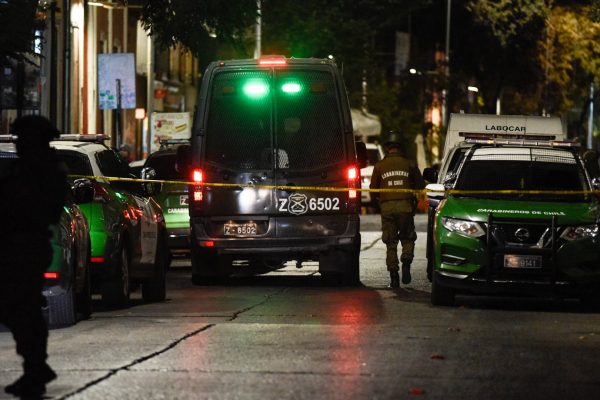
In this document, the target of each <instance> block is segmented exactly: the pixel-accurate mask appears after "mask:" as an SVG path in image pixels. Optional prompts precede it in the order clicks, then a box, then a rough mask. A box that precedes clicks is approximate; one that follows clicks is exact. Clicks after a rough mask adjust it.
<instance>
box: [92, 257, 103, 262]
mask: <svg viewBox="0 0 600 400" xmlns="http://www.w3.org/2000/svg"><path fill="white" fill-rule="evenodd" d="M90 261H91V262H93V263H103V262H104V257H92V258H91V259H90Z"/></svg>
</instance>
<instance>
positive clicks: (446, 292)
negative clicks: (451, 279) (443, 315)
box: [431, 274, 456, 306]
mask: <svg viewBox="0 0 600 400" xmlns="http://www.w3.org/2000/svg"><path fill="white" fill-rule="evenodd" d="M455 297H456V291H455V290H454V289H452V288H449V287H447V286H444V285H441V284H440V283H439V282H438V280H437V279H436V275H435V274H434V275H433V281H432V282H431V304H433V305H434V306H453V305H454V298H455Z"/></svg>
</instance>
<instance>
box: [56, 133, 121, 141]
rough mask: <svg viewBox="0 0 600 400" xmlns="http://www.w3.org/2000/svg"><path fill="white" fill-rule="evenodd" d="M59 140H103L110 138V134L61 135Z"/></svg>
mask: <svg viewBox="0 0 600 400" xmlns="http://www.w3.org/2000/svg"><path fill="white" fill-rule="evenodd" d="M58 140H73V141H76V142H101V141H104V140H110V136H108V135H103V134H93V135H81V134H69V135H60V136H59V138H58Z"/></svg>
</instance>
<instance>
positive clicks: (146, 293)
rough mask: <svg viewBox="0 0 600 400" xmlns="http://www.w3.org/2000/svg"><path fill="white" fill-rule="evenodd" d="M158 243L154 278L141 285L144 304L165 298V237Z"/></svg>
mask: <svg viewBox="0 0 600 400" xmlns="http://www.w3.org/2000/svg"><path fill="white" fill-rule="evenodd" d="M161 236H162V239H161V240H160V241H159V242H158V248H157V249H156V262H155V263H154V276H153V277H152V278H150V279H147V280H145V281H144V282H143V283H142V298H143V299H144V301H146V302H157V301H164V300H165V298H166V297H167V276H166V275H167V268H168V267H169V266H168V260H169V256H168V253H169V251H168V248H167V239H166V237H165V235H164V234H163V235H161Z"/></svg>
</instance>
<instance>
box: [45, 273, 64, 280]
mask: <svg viewBox="0 0 600 400" xmlns="http://www.w3.org/2000/svg"><path fill="white" fill-rule="evenodd" d="M44 278H45V279H58V278H60V274H59V273H58V272H44Z"/></svg>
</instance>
